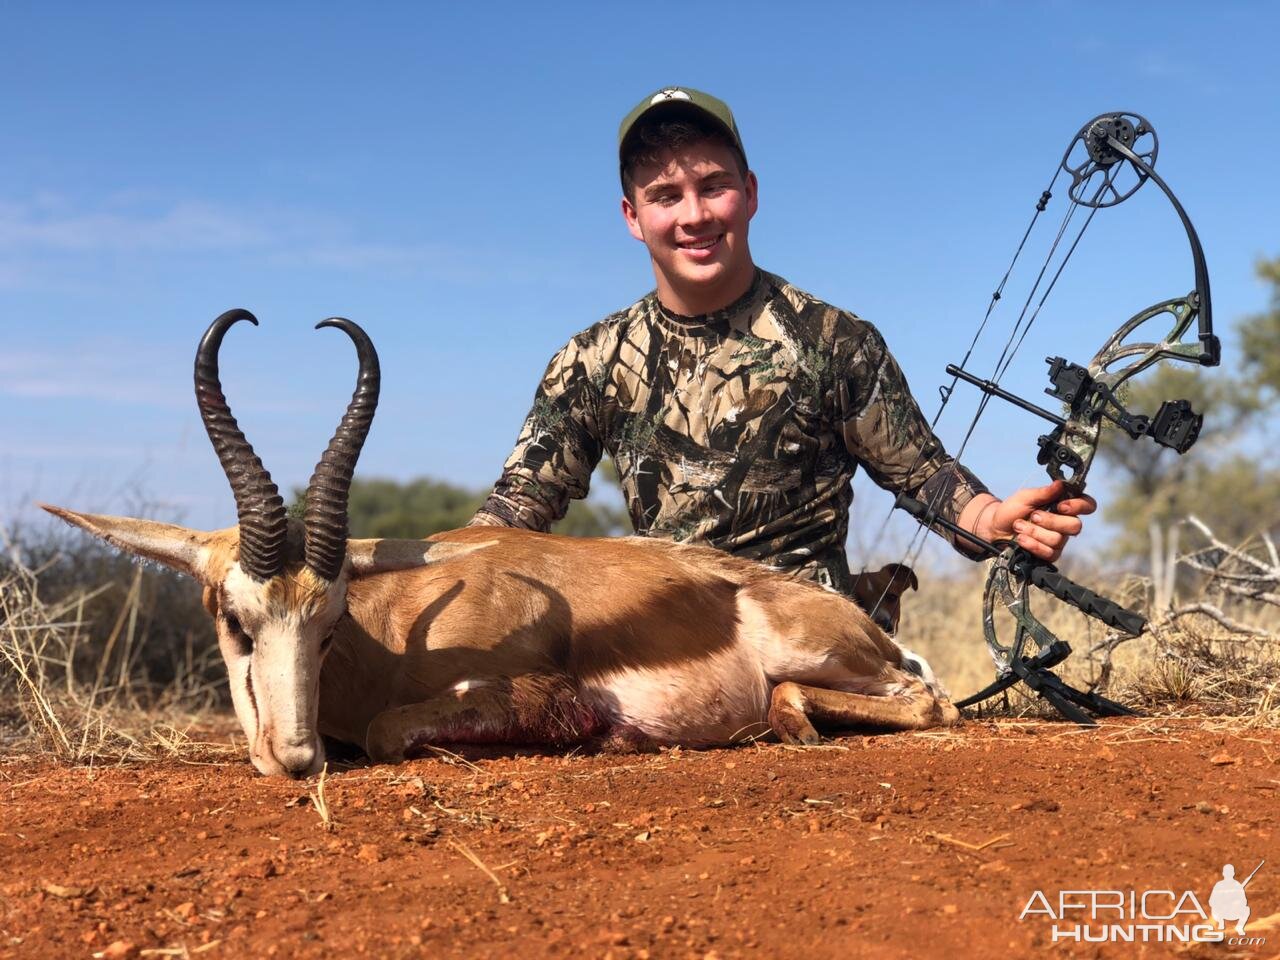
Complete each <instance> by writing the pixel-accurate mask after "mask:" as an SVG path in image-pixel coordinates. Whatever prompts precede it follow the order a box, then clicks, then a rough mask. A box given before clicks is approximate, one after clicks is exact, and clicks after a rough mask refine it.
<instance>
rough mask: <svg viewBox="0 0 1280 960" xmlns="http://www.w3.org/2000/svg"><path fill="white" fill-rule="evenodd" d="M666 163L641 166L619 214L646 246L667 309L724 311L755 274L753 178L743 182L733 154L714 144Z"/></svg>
mask: <svg viewBox="0 0 1280 960" xmlns="http://www.w3.org/2000/svg"><path fill="white" fill-rule="evenodd" d="M663 160H664V161H665V162H664V163H658V164H653V165H645V166H640V167H637V168H636V170H635V174H634V180H635V194H634V196H635V199H634V200H632V199H630V198H626V197H624V198H623V200H622V215H623V216H624V217H625V218H626V221H627V228H628V229H629V230H630V231H631V235H632V236H633V237H635V238H636V239H637V240H641V241H643V242H644V245H645V246H646V247H648V249H649V255H650V256H651V257H652V258H653V265H654V272H655V274H656V275H657V280H658V292H659V294H660V295H661V298H662V300H663V302H664V303H665V304H666V305H667V306H668V307H670V308H672V309H674V310H676V311H677V312H679V313H686V314H697V313H706V312H709V311H710V310H715V309H719V308H720V307H723V306H726V305H728V303H730V302H732V300H733V299H735V298H736V297H737V296H739V295H741V294H742V293H743V292H745V289H746V287H747V286H748V285H749V284H750V278H751V276H752V275H753V271H754V269H755V268H754V265H753V264H752V261H751V252H750V250H749V249H748V247H747V224H748V222H749V221H750V220H751V218H752V217H753V216H755V212H756V206H757V196H756V177H755V174H754V173H751V172H748V173H747V175H746V176H745V177H744V176H743V175H742V174H741V173H740V172H739V170H738V164H737V160H736V158H735V157H734V153H733V151H732V150H730V149H729V148H728V147H726V146H723V145H721V144H718V143H713V142H709V141H708V142H702V143H695V144H691V145H689V146H688V147H682V148H681V149H679V150H677V151H674V152H671V153H668V154H667V155H666V156H665V157H663ZM726 296H727V297H728V299H724V298H725V297H726Z"/></svg>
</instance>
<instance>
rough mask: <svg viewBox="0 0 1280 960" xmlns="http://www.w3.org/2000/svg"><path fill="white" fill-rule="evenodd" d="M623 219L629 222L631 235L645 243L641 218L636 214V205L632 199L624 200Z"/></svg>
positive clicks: (628, 226)
mask: <svg viewBox="0 0 1280 960" xmlns="http://www.w3.org/2000/svg"><path fill="white" fill-rule="evenodd" d="M622 219H623V220H625V221H627V230H629V231H630V232H631V235H632V236H633V237H635V238H636V239H637V240H639V241H640V242H641V243H643V242H644V233H643V232H642V231H641V230H640V218H639V217H638V216H637V214H636V205H635V204H634V203H632V202H631V198H630V197H623V198H622Z"/></svg>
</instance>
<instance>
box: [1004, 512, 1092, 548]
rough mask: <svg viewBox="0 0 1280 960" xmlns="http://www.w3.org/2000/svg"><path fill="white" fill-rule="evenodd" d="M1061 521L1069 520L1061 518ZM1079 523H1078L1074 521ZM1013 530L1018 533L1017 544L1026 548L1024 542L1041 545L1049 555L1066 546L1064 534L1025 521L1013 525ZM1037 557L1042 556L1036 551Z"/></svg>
mask: <svg viewBox="0 0 1280 960" xmlns="http://www.w3.org/2000/svg"><path fill="white" fill-rule="evenodd" d="M1062 519H1064V520H1065V519H1070V518H1068V517H1063V518H1062ZM1076 522H1077V523H1079V521H1078V520H1077V521H1076ZM1013 528H1014V530H1016V531H1017V532H1018V543H1019V545H1021V546H1024V547H1025V546H1026V544H1025V543H1024V542H1023V541H1024V540H1028V539H1029V540H1031V541H1033V542H1034V543H1035V544H1037V545H1043V546H1045V547H1047V548H1048V549H1049V551H1050V552H1051V553H1056V552H1059V551H1061V550H1062V547H1063V546H1064V545H1065V544H1066V542H1067V538H1066V536H1065V535H1064V534H1061V533H1058V532H1057V531H1056V530H1050V529H1048V528H1046V527H1040V526H1036V525H1035V524H1034V523H1028V522H1027V521H1026V520H1019V521H1018V522H1017V523H1015V524H1014V525H1013ZM1036 555H1037V556H1044V553H1042V552H1041V551H1036Z"/></svg>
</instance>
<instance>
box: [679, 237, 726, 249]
mask: <svg viewBox="0 0 1280 960" xmlns="http://www.w3.org/2000/svg"><path fill="white" fill-rule="evenodd" d="M719 241H720V238H719V237H709V238H708V239H706V240H694V241H691V242H689V243H686V244H685V246H686V247H688V248H689V249H691V250H705V249H707V247H713V246H715V245H716V244H717V243H718V242H719Z"/></svg>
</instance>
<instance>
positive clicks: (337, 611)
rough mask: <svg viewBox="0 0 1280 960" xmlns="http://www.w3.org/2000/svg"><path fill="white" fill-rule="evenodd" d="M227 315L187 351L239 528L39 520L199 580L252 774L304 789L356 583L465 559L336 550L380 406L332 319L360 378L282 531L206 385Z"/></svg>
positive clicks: (416, 551)
mask: <svg viewBox="0 0 1280 960" xmlns="http://www.w3.org/2000/svg"><path fill="white" fill-rule="evenodd" d="M240 320H248V321H249V322H251V323H253V324H255V325H256V324H257V322H258V321H257V320H256V319H255V318H254V317H253V315H252V314H250V313H249V312H248V311H247V310H228V311H227V312H226V313H224V314H222V315H221V316H220V317H218V318H217V319H216V320H214V321H213V323H212V324H211V325H210V326H209V329H208V330H207V331H206V332H205V334H204V337H203V338H201V341H200V345H199V347H198V348H197V350H196V363H195V388H196V402H197V405H198V406H199V408H200V416H201V418H202V419H203V420H204V425H205V429H206V431H207V432H208V434H209V439H210V440H211V441H212V442H213V447H214V451H215V452H216V453H217V455H218V460H219V462H220V463H221V464H222V469H223V472H224V473H226V475H227V479H228V481H230V483H231V490H232V493H233V494H234V495H235V500H236V512H237V515H238V517H239V521H240V522H239V524H238V525H237V526H236V527H232V528H230V529H228V530H221V531H217V532H214V533H204V532H201V531H198V530H189V529H187V528H185V527H177V526H172V525H169V524H163V523H155V522H153V521H149V520H135V519H131V518H127V517H106V516H98V515H93V514H82V513H73V512H71V511H69V510H63V509H60V508H58V507H46V508H45V509H47V510H49V512H51V513H53V514H55V515H56V516H59V517H61V518H62V519H64V520H66V521H67V522H69V523H72V524H75V525H76V526H79V527H81V528H83V529H84V530H87V531H88V532H90V533H92V534H94V535H95V536H98V537H101V538H102V539H104V540H106V541H108V542H109V543H112V544H114V545H115V546H117V547H120V548H121V549H123V550H127V551H129V552H130V553H132V554H135V555H136V556H139V557H144V558H147V559H151V560H156V561H159V562H160V563H163V564H165V565H167V566H169V567H172V568H173V569H175V570H178V571H181V572H182V573H186V574H188V575H190V576H192V577H194V578H195V579H196V580H198V581H199V582H200V583H201V584H202V585H203V587H204V598H205V607H206V608H207V609H208V610H209V613H210V614H212V615H213V617H214V620H215V622H216V624H217V631H218V644H219V646H220V648H221V650H222V656H223V659H224V660H225V661H226V664H227V674H228V677H229V679H230V685H231V699H232V702H233V703H234V704H235V710H236V716H237V717H238V718H239V720H240V723H241V725H242V726H243V727H244V732H245V736H246V737H248V738H249V751H250V757H251V758H252V760H253V764H254V766H255V767H257V768H258V769H259V770H260V771H262V772H263V773H266V774H285V775H288V776H293V777H302V776H307V775H309V774H312V773H315V772H317V771H318V770H319V769H320V766H321V764H322V763H323V761H324V750H323V748H322V746H321V743H320V737H319V733H318V731H317V714H318V710H319V686H320V665H321V662H322V660H323V659H324V654H325V650H326V649H327V646H328V643H329V641H330V637H331V635H332V633H333V630H334V627H335V625H336V624H337V623H338V621H339V619H340V618H341V617H342V615H343V613H344V612H345V611H346V601H347V587H348V584H349V583H350V582H351V581H352V580H353V579H355V578H358V577H361V576H366V575H369V574H373V573H381V572H385V571H390V570H403V569H408V568H412V567H417V566H422V565H424V564H426V563H432V562H435V561H437V560H440V559H445V558H448V557H449V556H456V555H458V554H459V553H460V552H470V550H472V549H476V547H469V548H466V549H465V550H459V549H457V548H454V547H452V546H451V545H447V544H432V543H428V542H425V541H421V540H363V541H362V540H351V541H349V540H348V539H347V492H348V489H349V487H350V483H351V476H352V474H353V472H354V471H355V465H356V459H357V457H359V455H360V449H361V447H362V446H363V444H364V440H365V437H366V436H367V434H368V432H369V427H370V425H371V424H372V422H373V413H374V409H375V408H376V406H377V402H378V391H379V386H380V373H379V367H378V355H377V353H376V352H375V350H374V348H373V343H372V342H371V341H370V340H369V337H368V335H367V334H365V332H364V331H363V330H361V329H360V328H359V327H358V326H357V325H356V324H354V323H352V322H351V321H350V320H346V319H343V318H340V317H334V318H331V319H329V320H325V321H323V322H322V323H320V324H318V326H321V327H337V328H338V329H340V330H342V331H343V332H344V333H346V334H347V335H348V336H349V337H350V338H351V339H352V341H353V342H354V343H355V346H356V352H357V355H358V357H359V360H360V373H359V377H358V379H357V381H356V389H355V393H354V394H353V395H352V398H351V403H350V404H349V405H348V407H347V412H346V415H345V416H343V418H342V422H341V423H340V424H339V425H338V430H337V432H336V433H335V434H334V436H333V439H332V440H330V441H329V447H328V449H326V450H325V452H324V454H323V456H322V457H321V458H320V462H319V463H318V464H317V466H316V470H315V473H314V474H313V475H312V477H311V480H310V482H309V483H308V485H307V495H306V512H305V516H304V518H303V520H302V521H297V520H293V521H290V520H289V519H288V517H287V515H286V512H285V507H284V501H283V499H282V498H281V497H280V493H279V491H278V489H277V488H276V485H275V484H274V483H272V482H271V477H270V475H269V474H268V473H267V471H266V469H265V468H264V467H263V465H262V461H261V460H259V459H258V456H257V455H256V454H255V453H254V452H253V448H252V447H251V446H250V445H249V443H248V441H247V440H246V439H245V437H244V433H243V432H242V431H241V430H240V428H239V426H238V425H237V424H236V421H235V418H234V417H232V415H231V409H230V407H228V406H227V402H226V398H225V397H224V396H223V393H222V385H221V383H220V381H219V379H218V350H219V348H220V346H221V344H222V338H223V336H224V335H225V334H226V332H227V330H229V329H230V328H231V327H232V326H233V325H234V324H235V323H237V322H238V321H240Z"/></svg>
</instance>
